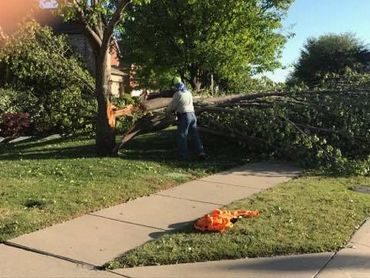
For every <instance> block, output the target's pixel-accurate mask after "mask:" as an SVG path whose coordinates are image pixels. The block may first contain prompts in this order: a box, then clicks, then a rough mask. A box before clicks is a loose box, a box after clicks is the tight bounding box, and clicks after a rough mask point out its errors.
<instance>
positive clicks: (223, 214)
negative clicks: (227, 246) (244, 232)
mask: <svg viewBox="0 0 370 278" xmlns="http://www.w3.org/2000/svg"><path fill="white" fill-rule="evenodd" d="M259 215H260V213H259V211H258V210H235V211H230V210H220V209H215V210H213V211H212V212H211V213H210V214H206V215H204V216H203V217H201V218H199V219H198V220H197V221H196V222H195V223H194V228H195V229H197V230H199V231H202V232H205V231H210V232H221V233H222V232H225V231H226V230H227V229H230V228H231V227H232V226H233V220H236V219H238V218H239V217H248V218H249V217H258V216H259Z"/></svg>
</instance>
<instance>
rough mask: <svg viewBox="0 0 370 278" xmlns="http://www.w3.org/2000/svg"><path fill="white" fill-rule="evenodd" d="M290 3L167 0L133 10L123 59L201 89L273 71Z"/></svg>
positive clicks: (125, 27) (126, 26)
mask: <svg viewBox="0 0 370 278" xmlns="http://www.w3.org/2000/svg"><path fill="white" fill-rule="evenodd" d="M291 2H292V0H278V1H271V0H252V1H243V0H228V1H216V0H182V1H173V0H163V1H152V2H151V3H150V4H148V5H142V6H138V7H135V8H134V9H131V10H130V11H129V12H128V14H129V17H127V20H125V22H124V24H123V26H122V36H123V42H122V44H123V55H124V60H125V61H129V62H131V63H135V64H138V65H140V66H141V70H142V71H143V72H144V73H146V74H148V75H150V74H153V73H164V72H167V73H168V72H177V73H178V74H180V75H181V76H182V77H183V78H184V79H185V80H186V81H188V82H189V83H190V84H191V85H192V87H193V88H195V89H199V88H200V87H201V86H202V85H204V83H205V82H207V81H208V82H209V80H210V76H211V75H214V76H215V78H216V79H230V80H232V79H236V78H237V77H238V76H239V75H240V74H241V73H246V72H247V73H249V74H251V73H255V72H260V71H262V70H266V69H273V68H274V67H276V66H277V65H278V63H277V57H278V56H279V54H280V50H281V47H282V46H283V44H284V43H285V40H286V38H285V37H284V36H283V35H281V34H279V33H278V32H277V30H278V28H280V27H281V19H282V17H283V15H284V12H285V11H286V10H287V9H288V7H289V5H290V4H291Z"/></svg>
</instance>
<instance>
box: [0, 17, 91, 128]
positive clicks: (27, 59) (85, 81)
mask: <svg viewBox="0 0 370 278" xmlns="http://www.w3.org/2000/svg"><path fill="white" fill-rule="evenodd" d="M15 50H16V51H15ZM0 63H2V64H3V65H5V71H3V72H5V73H6V74H5V77H4V84H3V87H7V88H10V89H7V90H5V93H4V90H3V95H6V96H3V97H2V98H1V99H2V100H0V102H1V101H3V102H4V103H5V104H4V105H2V104H1V103H0V109H1V105H2V106H3V107H5V106H7V104H6V103H9V102H10V103H11V105H10V107H12V106H13V107H14V108H12V109H13V110H16V111H17V112H26V111H27V112H29V114H30V121H31V125H32V127H33V131H34V132H60V133H73V132H76V131H78V130H82V129H84V130H86V129H91V128H92V123H93V119H94V115H95V113H96V112H95V111H96V103H95V97H94V95H93V90H92V88H93V87H94V82H93V78H92V77H91V76H90V74H89V73H88V72H87V70H85V69H84V67H83V65H82V63H81V61H80V60H79V58H78V57H76V56H75V51H73V49H72V48H71V46H70V45H69V44H68V43H67V40H66V38H65V37H64V36H55V35H53V33H52V31H51V29H50V28H48V27H40V26H39V25H38V24H37V23H35V22H28V23H26V24H24V25H23V26H22V28H21V29H20V30H19V31H17V32H16V33H15V34H14V35H12V36H11V37H10V38H9V39H8V40H7V41H6V43H5V45H4V47H3V48H2V49H1V50H0ZM3 109H4V108H3ZM8 109H10V108H9V106H8ZM5 110H6V109H5ZM4 112H9V110H6V111H4Z"/></svg>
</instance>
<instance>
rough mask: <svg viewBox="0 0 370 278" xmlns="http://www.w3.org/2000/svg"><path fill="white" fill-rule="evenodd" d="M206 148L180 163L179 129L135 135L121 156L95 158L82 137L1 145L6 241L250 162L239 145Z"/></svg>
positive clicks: (0, 220)
mask: <svg viewBox="0 0 370 278" xmlns="http://www.w3.org/2000/svg"><path fill="white" fill-rule="evenodd" d="M220 145H222V148H220V147H219V146H220ZM205 146H206V149H207V151H208V153H209V154H210V160H209V161H207V162H198V161H196V160H195V159H194V157H193V159H190V161H189V162H180V161H178V160H177V159H176V139H175V130H174V129H170V130H165V131H162V132H159V133H156V134H148V135H144V136H141V137H138V138H135V139H134V140H133V141H132V142H131V143H130V144H129V145H128V146H127V147H126V148H125V149H124V150H122V153H121V154H120V156H119V157H106V158H101V157H96V156H95V151H94V141H93V140H91V139H89V138H82V137H79V138H75V139H56V140H53V141H49V142H44V141H40V140H37V139H33V140H31V141H27V142H23V143H21V142H20V143H17V144H0V169H1V172H0V242H1V241H5V240H7V239H10V238H14V237H16V236H18V235H22V234H25V233H28V232H32V231H35V230H38V229H41V228H44V227H47V226H49V225H51V224H54V223H58V222H62V221H65V220H68V219H71V218H73V217H77V216H79V215H82V214H85V213H88V212H91V211H95V210H98V209H101V208H104V207H108V206H111V205H115V204H118V203H122V202H126V201H128V200H130V199H134V198H138V197H140V196H144V195H149V194H151V193H153V192H156V191H159V190H162V189H166V188H169V187H171V186H175V185H177V184H179V183H183V182H185V181H188V180H191V179H196V178H198V177H201V176H205V175H207V174H211V173H214V172H217V171H221V170H225V169H227V168H231V167H233V166H236V165H239V164H242V163H246V162H247V160H246V156H245V154H244V152H243V151H241V150H240V148H239V147H238V146H237V145H236V144H233V143H227V142H225V141H221V140H217V139H208V140H206V141H205Z"/></svg>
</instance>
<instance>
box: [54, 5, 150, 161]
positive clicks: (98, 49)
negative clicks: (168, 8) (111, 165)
mask: <svg viewBox="0 0 370 278" xmlns="http://www.w3.org/2000/svg"><path fill="white" fill-rule="evenodd" d="M144 2H148V1H147V0H63V1H62V0H60V1H59V4H60V11H61V14H62V15H63V16H64V18H65V19H66V20H78V21H79V22H81V23H82V24H83V26H84V27H85V31H86V35H87V36H88V38H89V40H90V42H91V46H92V49H93V52H94V54H95V58H96V59H95V61H96V63H95V64H96V69H95V93H96V99H97V103H98V115H97V122H96V149H97V153H98V154H100V155H109V154H112V151H113V149H114V147H115V132H114V127H112V126H110V125H109V121H108V114H107V108H108V103H109V96H110V86H109V80H110V54H109V50H110V46H111V42H112V38H113V34H114V32H115V28H116V26H117V24H118V23H119V22H121V21H122V20H123V18H124V17H125V13H126V11H127V9H128V8H129V7H131V8H133V7H134V5H135V4H140V3H144Z"/></svg>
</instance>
